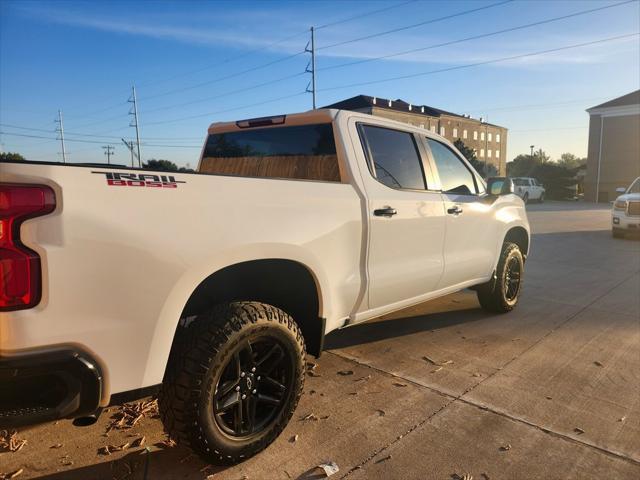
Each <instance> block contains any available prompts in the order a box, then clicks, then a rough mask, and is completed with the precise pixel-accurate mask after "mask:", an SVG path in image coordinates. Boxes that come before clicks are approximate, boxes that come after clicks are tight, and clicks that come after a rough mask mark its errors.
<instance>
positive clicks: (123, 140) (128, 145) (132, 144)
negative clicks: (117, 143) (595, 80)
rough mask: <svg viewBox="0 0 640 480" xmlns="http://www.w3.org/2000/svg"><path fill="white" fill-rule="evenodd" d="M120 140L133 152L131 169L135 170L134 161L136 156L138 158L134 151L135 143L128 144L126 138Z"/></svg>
mask: <svg viewBox="0 0 640 480" xmlns="http://www.w3.org/2000/svg"><path fill="white" fill-rule="evenodd" d="M120 140H122V143H124V144H125V146H126V147H127V148H128V149H129V151H130V152H131V168H133V167H134V164H133V159H134V158H135V156H136V152H135V151H134V148H133V146H134V143H133V142H127V141H126V140H125V139H124V138H121V139H120Z"/></svg>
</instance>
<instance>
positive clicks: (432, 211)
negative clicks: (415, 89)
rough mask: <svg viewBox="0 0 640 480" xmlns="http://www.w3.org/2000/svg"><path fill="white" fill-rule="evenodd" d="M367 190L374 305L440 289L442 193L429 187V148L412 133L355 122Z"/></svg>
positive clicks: (370, 289) (369, 270)
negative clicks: (427, 149)
mask: <svg viewBox="0 0 640 480" xmlns="http://www.w3.org/2000/svg"><path fill="white" fill-rule="evenodd" d="M354 128H355V129H356V130H357V136H358V138H359V140H360V145H361V147H362V150H361V152H360V153H362V161H361V162H360V166H361V173H362V178H363V185H364V188H365V191H366V194H367V211H366V216H367V220H368V225H369V228H368V232H369V234H368V242H369V249H368V257H367V273H368V279H369V287H368V299H369V309H384V308H385V307H390V306H391V305H393V304H395V303H398V302H402V301H404V300H408V299H411V298H414V297H418V296H420V295H423V294H425V293H428V292H430V291H432V290H434V289H435V288H436V286H437V285H438V282H439V280H440V277H441V275H442V272H443V268H444V259H443V242H444V234H445V214H444V209H443V203H442V196H441V195H440V193H439V192H436V191H429V190H428V186H429V181H430V180H431V179H432V177H431V174H430V172H429V166H428V165H427V163H426V162H425V160H426V150H425V149H424V145H423V144H422V142H421V140H420V138H419V136H417V135H416V134H414V133H412V132H411V131H403V130H400V129H391V128H388V127H385V126H382V125H376V122H375V120H371V123H369V122H367V123H361V122H358V123H357V124H355V122H354Z"/></svg>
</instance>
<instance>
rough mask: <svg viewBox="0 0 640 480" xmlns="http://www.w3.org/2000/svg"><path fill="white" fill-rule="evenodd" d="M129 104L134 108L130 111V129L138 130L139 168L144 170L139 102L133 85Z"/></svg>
mask: <svg viewBox="0 0 640 480" xmlns="http://www.w3.org/2000/svg"><path fill="white" fill-rule="evenodd" d="M128 102H129V103H132V104H133V106H132V107H131V110H129V115H133V120H132V121H131V123H129V126H130V127H135V128H136V145H137V150H138V167H140V168H142V163H141V162H142V156H141V155H140V128H139V125H138V101H137V100H136V86H135V85H133V86H132V87H131V96H130V97H129V100H128Z"/></svg>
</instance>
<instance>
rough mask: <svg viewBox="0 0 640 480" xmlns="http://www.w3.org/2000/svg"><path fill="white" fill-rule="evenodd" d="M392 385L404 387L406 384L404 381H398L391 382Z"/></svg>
mask: <svg viewBox="0 0 640 480" xmlns="http://www.w3.org/2000/svg"><path fill="white" fill-rule="evenodd" d="M393 386H394V387H406V386H407V384H406V383H400V382H393Z"/></svg>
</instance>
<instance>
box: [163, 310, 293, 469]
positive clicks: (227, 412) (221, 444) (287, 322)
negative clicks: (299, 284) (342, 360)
mask: <svg viewBox="0 0 640 480" xmlns="http://www.w3.org/2000/svg"><path fill="white" fill-rule="evenodd" d="M304 361H305V347H304V340H303V338H302V335H301V333H300V330H299V328H298V326H297V324H296V323H295V322H294V321H293V319H292V318H291V317H290V316H289V315H288V314H286V313H285V312H283V311H282V310H280V309H278V308H276V307H273V306H271V305H266V304H262V303H257V302H233V303H229V304H225V305H220V306H218V307H216V308H214V309H213V310H212V311H211V312H209V313H206V314H203V315H199V316H197V317H196V319H195V320H194V321H192V322H191V323H190V324H189V326H188V327H186V328H184V329H183V331H181V332H178V335H177V336H176V340H175V341H174V345H173V348H172V351H171V355H170V359H169V364H168V365H167V370H166V372H165V377H164V380H163V383H162V389H161V393H160V397H159V404H160V413H161V416H162V420H163V422H164V425H165V428H166V429H167V431H168V433H169V435H170V436H171V437H172V438H174V439H176V440H178V441H179V442H181V443H185V444H187V445H188V446H190V447H191V448H192V449H193V450H194V451H195V452H196V453H197V454H199V455H200V456H201V457H202V458H203V459H205V460H206V461H207V462H210V463H215V464H233V463H237V462H240V461H242V460H245V459H247V458H249V457H251V456H253V455H255V454H256V453H258V452H259V451H261V450H263V449H264V448H266V447H267V446H268V445H269V444H270V443H271V442H273V441H274V440H275V439H276V437H277V436H278V435H279V434H280V432H282V430H283V429H284V427H285V426H286V425H287V423H288V422H289V420H290V419H291V416H292V415H293V412H294V410H295V408H296V406H297V404H298V400H299V399H300V395H301V394H302V389H303V386H304Z"/></svg>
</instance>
